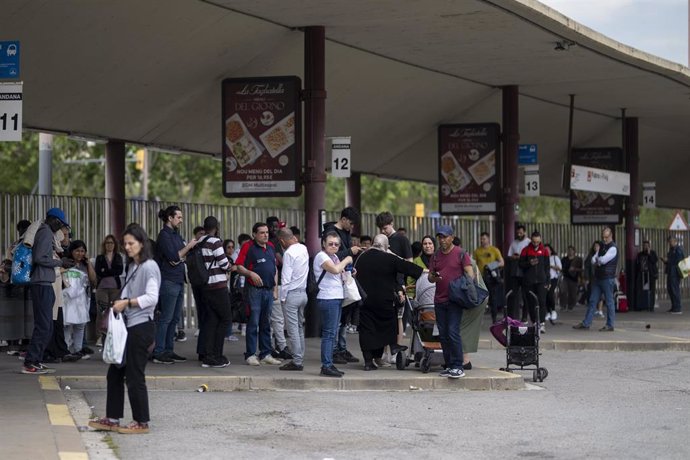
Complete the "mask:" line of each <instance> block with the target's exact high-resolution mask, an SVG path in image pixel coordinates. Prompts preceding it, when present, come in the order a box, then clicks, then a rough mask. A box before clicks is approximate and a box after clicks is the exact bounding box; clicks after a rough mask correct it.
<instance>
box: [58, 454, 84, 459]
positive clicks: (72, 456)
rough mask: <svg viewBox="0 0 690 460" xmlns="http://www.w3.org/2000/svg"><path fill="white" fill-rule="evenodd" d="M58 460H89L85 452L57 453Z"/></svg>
mask: <svg viewBox="0 0 690 460" xmlns="http://www.w3.org/2000/svg"><path fill="white" fill-rule="evenodd" d="M58 456H59V458H60V460H89V456H88V455H87V454H86V452H58Z"/></svg>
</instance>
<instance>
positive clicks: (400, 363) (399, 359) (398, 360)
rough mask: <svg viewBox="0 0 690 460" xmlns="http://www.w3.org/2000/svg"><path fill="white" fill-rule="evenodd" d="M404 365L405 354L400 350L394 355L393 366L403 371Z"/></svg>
mask: <svg viewBox="0 0 690 460" xmlns="http://www.w3.org/2000/svg"><path fill="white" fill-rule="evenodd" d="M406 367H407V355H406V354H405V352H404V351H400V352H398V354H397V355H395V368H396V369H398V370H399V371H404V370H405V368H406Z"/></svg>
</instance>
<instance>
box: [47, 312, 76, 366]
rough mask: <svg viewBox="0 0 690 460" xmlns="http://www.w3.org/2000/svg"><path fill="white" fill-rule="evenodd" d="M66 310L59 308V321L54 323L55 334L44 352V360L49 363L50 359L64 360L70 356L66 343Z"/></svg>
mask: <svg viewBox="0 0 690 460" xmlns="http://www.w3.org/2000/svg"><path fill="white" fill-rule="evenodd" d="M64 318H65V317H64V310H63V309H62V307H59V308H58V314H57V319H56V320H55V321H53V334H52V335H51V337H50V340H49V341H48V345H46V349H45V351H44V352H43V359H44V360H46V361H49V360H50V359H57V358H59V359H62V358H64V357H65V355H69V354H70V353H69V348H67V342H65V319H64Z"/></svg>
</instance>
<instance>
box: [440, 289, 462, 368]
mask: <svg viewBox="0 0 690 460" xmlns="http://www.w3.org/2000/svg"><path fill="white" fill-rule="evenodd" d="M434 310H435V311H436V325H437V326H438V338H439V341H440V342H441V346H442V347H443V360H444V361H445V362H446V367H450V368H451V369H462V340H461V339H460V322H461V321H462V308H461V307H459V306H458V305H455V304H452V303H450V302H444V303H439V304H436V305H434Z"/></svg>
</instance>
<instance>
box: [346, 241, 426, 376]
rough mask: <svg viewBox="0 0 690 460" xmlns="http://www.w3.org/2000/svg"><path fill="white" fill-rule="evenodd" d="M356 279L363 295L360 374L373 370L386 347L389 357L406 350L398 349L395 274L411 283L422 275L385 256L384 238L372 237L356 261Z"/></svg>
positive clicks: (417, 268) (410, 265) (409, 264)
mask: <svg viewBox="0 0 690 460" xmlns="http://www.w3.org/2000/svg"><path fill="white" fill-rule="evenodd" d="M356 269H357V279H358V280H359V282H360V284H361V286H362V289H363V290H364V292H366V295H367V297H366V300H365V301H364V302H363V304H362V307H361V309H360V313H359V329H358V331H359V346H360V347H361V349H362V355H363V356H364V370H365V371H373V370H375V369H377V367H376V365H375V364H374V359H376V358H381V356H382V355H383V349H384V347H385V346H386V345H389V346H390V347H391V356H393V355H395V354H396V353H398V352H399V351H403V350H405V349H406V348H407V347H404V346H401V345H398V343H397V335H398V312H397V308H396V302H395V301H396V296H398V295H399V294H398V292H399V291H400V290H401V286H400V285H399V283H398V281H397V275H398V273H402V274H403V275H405V276H411V277H412V278H414V279H417V278H419V277H420V276H421V275H422V271H423V269H422V267H420V266H418V265H415V264H413V263H412V262H408V261H406V260H404V259H401V258H400V257H398V256H396V255H395V254H393V253H390V252H388V237H386V235H376V237H375V238H374V244H373V246H372V247H371V249H369V250H367V251H366V252H364V253H363V254H361V255H360V256H359V258H358V259H357V266H356Z"/></svg>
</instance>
